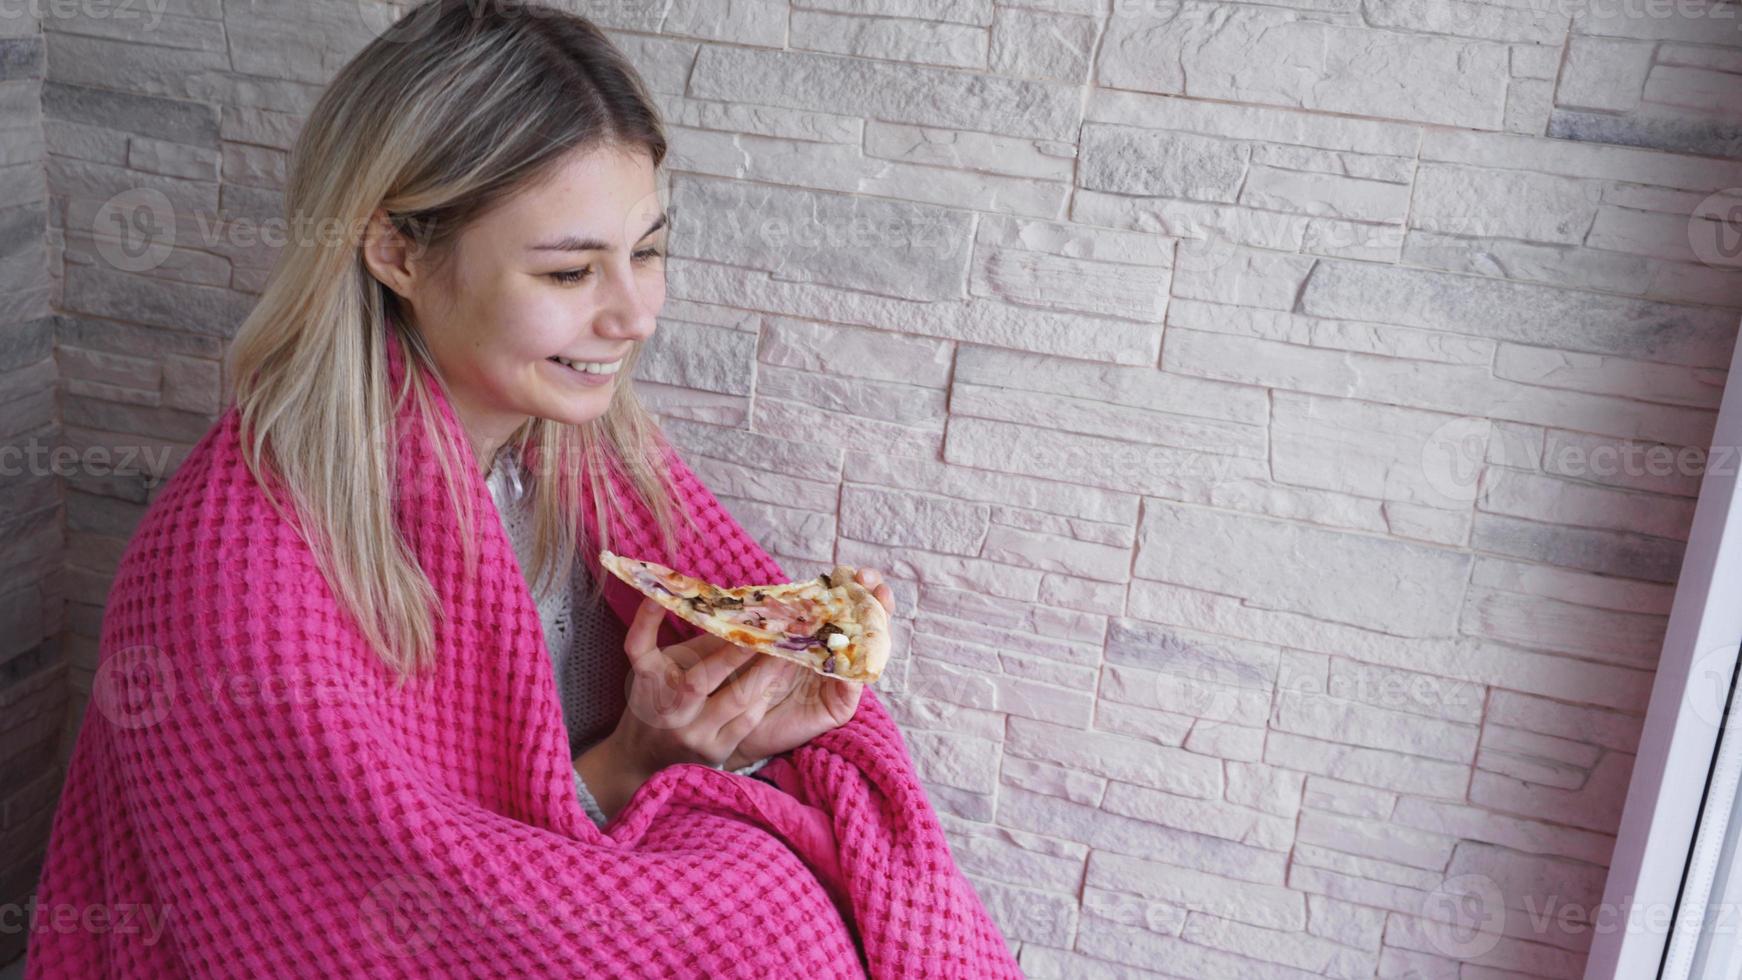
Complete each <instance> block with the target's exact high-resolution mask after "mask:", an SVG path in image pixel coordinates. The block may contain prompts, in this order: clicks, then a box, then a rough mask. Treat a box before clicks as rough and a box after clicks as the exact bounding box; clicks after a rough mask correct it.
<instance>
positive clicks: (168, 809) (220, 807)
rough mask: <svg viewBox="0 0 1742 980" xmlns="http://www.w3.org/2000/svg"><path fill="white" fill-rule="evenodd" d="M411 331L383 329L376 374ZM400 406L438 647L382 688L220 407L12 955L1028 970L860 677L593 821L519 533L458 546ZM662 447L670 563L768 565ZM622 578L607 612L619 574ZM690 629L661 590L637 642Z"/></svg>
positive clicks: (88, 967)
mask: <svg viewBox="0 0 1742 980" xmlns="http://www.w3.org/2000/svg"><path fill="white" fill-rule="evenodd" d="M401 344H402V341H400V340H399V338H398V337H397V336H394V335H390V337H389V338H388V340H387V345H388V351H389V358H388V360H389V364H388V369H389V374H390V378H391V380H392V383H393V384H394V386H395V389H396V390H397V386H398V384H399V381H400V379H401V378H402V377H403V376H404V372H405V365H404V360H405V354H404V352H403V351H402V350H400V346H401ZM428 388H429V391H430V396H431V397H432V398H433V399H435V403H436V405H437V412H436V416H437V417H436V422H437V423H438V424H439V426H441V427H443V428H444V429H445V430H446V431H447V432H448V433H449V434H450V436H451V437H453V438H456V439H457V440H458V441H459V443H460V444H461V446H462V447H464V446H466V445H468V444H467V443H466V440H465V438H464V435H463V433H461V431H460V428H459V423H458V422H457V420H456V418H455V415H454V412H453V408H452V406H451V404H449V402H448V401H447V399H446V397H445V396H444V395H443V394H442V393H441V392H440V390H439V387H438V386H435V385H430V386H428ZM402 404H403V408H402V409H401V414H400V419H399V422H400V424H398V425H396V426H394V427H393V429H392V432H391V438H390V439H388V440H386V441H388V442H389V443H391V448H390V449H389V450H387V451H389V452H391V453H392V454H393V458H394V466H395V468H396V472H397V474H398V479H397V480H396V482H395V484H394V485H395V491H394V496H395V514H396V518H395V520H396V523H397V524H398V526H399V528H400V530H401V532H402V534H403V535H404V538H405V541H406V543H407V546H408V548H409V550H410V553H411V554H412V555H414V556H415V557H416V559H417V560H418V561H419V562H420V563H421V565H422V567H423V568H424V569H425V570H426V572H427V573H428V574H429V577H430V579H431V583H432V585H433V587H434V590H435V593H436V596H437V599H438V601H439V603H440V604H441V606H442V608H443V610H444V611H445V613H446V616H445V618H443V619H440V620H438V625H437V630H436V642H437V654H438V655H437V665H436V667H435V669H434V670H433V671H432V672H428V673H424V674H422V675H420V676H419V677H417V678H416V679H414V680H412V681H410V682H408V683H407V684H405V685H403V686H396V685H395V684H394V683H393V682H392V681H393V678H392V673H391V671H390V669H389V668H388V667H387V665H386V664H385V663H383V662H382V661H381V659H380V658H379V656H378V655H377V654H376V653H375V652H374V651H373V650H372V649H370V648H369V647H368V645H367V644H366V643H365V642H364V640H363V638H362V637H361V635H360V634H359V632H358V631H357V629H356V628H355V626H354V625H352V622H351V620H350V619H349V617H348V616H347V615H346V614H345V613H344V611H343V610H342V608H341V607H340V606H339V604H338V603H337V602H336V600H335V598H334V596H333V594H332V593H331V591H330V590H329V588H328V586H327V584H326V581H325V579H324V578H323V576H322V574H321V572H320V569H319V568H318V567H317V565H316V563H315V559H314V556H313V552H311V550H310V548H309V547H308V545H307V544H306V543H305V542H304V540H303V538H302V537H301V535H300V534H299V532H298V530H297V527H296V523H295V522H296V518H295V515H294V514H293V513H287V514H283V515H281V514H280V513H278V512H276V511H275V510H274V509H273V508H272V507H271V505H270V504H269V503H268V502H267V500H266V498H265V496H264V493H263V492H262V491H261V490H260V489H259V488H258V487H257V486H256V484H255V482H254V480H253V478H252V476H251V474H250V472H249V470H248V468H247V466H246V465H245V463H244V462H243V459H242V456H241V455H240V452H239V438H238V431H239V430H238V415H237V413H236V410H235V409H234V407H232V408H230V409H229V410H227V411H226V412H225V413H224V414H223V415H222V416H221V417H220V418H219V419H218V421H217V424H215V425H214V426H213V428H212V429H211V430H210V431H208V432H207V433H206V434H205V435H204V436H203V437H202V438H201V439H200V441H199V442H198V443H197V444H196V445H195V447H194V449H193V450H192V452H191V454H190V455H189V457H188V458H187V460H186V461H185V462H184V464H183V465H182V466H181V467H180V469H178V470H177V472H176V473H175V475H174V476H173V477H172V478H171V479H170V481H169V482H168V483H166V484H165V486H164V487H163V489H162V491H161V493H160V495H159V496H158V498H157V499H156V500H155V501H153V502H152V504H151V506H150V507H149V508H148V510H147V513H146V514H145V516H144V518H143V520H142V522H141V524H140V526H139V528H138V529H137V530H136V532H135V534H134V536H133V538H132V540H131V541H130V542H129V544H128V546H127V548H126V550H125V551H124V553H123V555H122V558H121V564H120V568H119V571H118V574H117V576H116V579H115V582H114V584H113V586H112V588H111V591H110V594H109V601H108V605H107V607H106V611H105V615H104V619H103V626H102V637H101V641H100V645H99V655H98V656H99V664H98V672H97V676H96V678H95V679H94V681H93V692H92V706H91V709H90V710H89V711H88V712H87V713H86V716H85V718H84V721H83V723H82V725H81V728H80V729H79V732H78V736H77V739H76V741H75V743H74V749H73V754H72V758H71V761H70V767H69V772H68V776H67V780H66V783H65V785H64V788H63V791H62V795H61V799H60V802H59V804H58V807H57V810H56V812H55V816H54V821H53V824H52V827H51V830H50V838H49V845H48V853H47V857H46V860H45V865H44V868H43V873H42V876H41V879H40V881H39V887H38V891H37V894H36V906H35V908H34V909H33V914H32V915H31V916H30V918H29V919H28V922H27V927H28V928H29V929H30V930H31V931H30V939H29V948H28V959H27V961H26V967H25V969H26V976H27V977H29V978H32V980H35V978H46V977H97V976H109V977H124V978H132V977H150V978H161V977H171V976H202V977H205V976H214V977H215V976H235V977H248V978H253V977H258V976H271V975H277V974H279V973H282V972H284V971H286V970H290V971H294V972H296V973H299V974H305V975H312V976H342V977H370V976H416V977H429V976H460V975H465V976H512V977H534V976H564V977H573V976H587V977H593V976H628V977H756V978H766V977H805V978H824V977H857V976H864V975H869V976H872V977H878V978H882V977H928V978H931V977H999V978H1002V977H1020V976H1021V972H1020V969H1019V967H1018V966H1017V964H1016V962H1015V959H1014V957H1013V956H1012V955H1011V953H1010V951H1009V948H1008V946H1007V945H1006V941H1005V939H1004V937H1003V936H1002V935H1001V934H1000V933H999V930H998V928H997V926H996V924H995V923H994V922H993V921H992V919H991V917H990V915H989V914H988V913H987V911H986V908H985V906H984V904H983V903H982V902H981V900H980V898H979V897H978V896H977V894H976V893H975V891H974V889H973V887H972V885H971V884H970V882H969V881H968V880H967V878H966V877H964V876H963V874H962V873H961V871H960V870H959V869H958V868H957V866H956V864H955V862H954V861H953V859H952V855H951V852H950V849H949V846H948V844H947V842H946V839H945V837H944V834H943V830H942V828H941V826H940V825H939V822H938V819H937V814H936V812H935V811H934V810H933V808H932V807H931V805H930V802H929V800H928V799H927V798H926V794H925V791H924V788H923V786H922V785H921V783H920V781H919V779H918V778H917V777H916V775H915V773H914V770H913V762H912V759H911V757H910V755H909V753H908V751H907V747H906V745H905V743H904V742H903V740H902V737H901V734H900V732H899V731H898V730H897V728H896V726H895V724H894V722H893V721H892V720H891V718H890V716H889V713H888V711H887V710H886V709H885V707H884V705H883V703H882V701H881V699H880V698H879V697H878V695H877V693H876V691H875V689H873V688H866V689H865V691H864V692H863V695H862V697H861V698H860V702H859V706H858V710H857V712H856V713H855V715H854V716H853V718H851V719H850V720H849V721H848V722H847V723H846V724H844V725H842V726H840V727H838V728H835V729H832V730H830V731H827V732H825V733H823V734H821V735H819V736H817V737H816V738H814V739H812V740H811V741H810V742H808V743H806V744H805V745H802V746H799V747H798V748H795V749H793V750H791V751H789V752H785V753H781V754H780V755H778V756H776V757H775V758H774V759H773V761H771V762H769V763H768V765H767V766H765V767H764V768H763V770H762V771H761V772H760V773H758V774H757V776H755V777H752V778H746V777H744V776H741V775H737V774H735V773H731V772H725V771H722V770H719V769H715V768H712V767H710V766H706V765H698V764H692V763H683V764H678V765H672V766H667V767H666V768H664V769H661V770H660V771H659V772H657V773H656V774H655V775H654V776H653V777H652V778H651V779H649V780H648V781H647V782H646V783H644V784H642V786H641V788H640V789H639V790H637V791H636V793H635V795H634V796H633V797H632V798H631V799H630V801H629V802H628V804H627V805H625V806H624V807H623V809H622V810H620V811H619V812H618V813H617V814H616V815H615V816H614V817H613V818H612V820H611V822H610V823H608V824H607V825H606V826H605V827H604V828H600V827H598V826H596V825H595V824H594V823H593V821H592V820H590V819H588V817H587V814H586V813H585V811H584V810H583V809H582V807H581V803H580V801H579V800H578V799H576V794H575V787H574V780H573V763H572V759H571V757H570V755H569V751H568V749H569V743H568V737H567V733H566V732H565V730H564V727H563V719H562V713H561V710H560V707H559V704H558V699H557V692H556V687H555V682H554V679H553V677H552V672H551V662H550V657H549V655H548V653H547V651H546V650H545V649H542V648H541V646H540V644H539V643H538V629H537V623H538V611H537V609H536V608H535V606H534V604H533V601H532V598H531V596H530V595H529V593H528V590H527V588H526V583H525V580H524V578H523V577H522V575H521V572H520V571H519V569H518V568H517V567H516V565H515V563H514V561H513V559H512V557H511V551H510V545H509V542H508V541H507V539H506V537H505V535H504V534H503V531H502V528H501V527H500V526H499V522H498V521H493V520H488V519H484V520H481V521H480V522H479V524H478V531H477V533H478V535H479V537H480V541H479V542H478V546H479V548H480V550H481V554H482V558H481V561H480V563H479V567H478V569H477V570H476V573H475V574H473V573H468V571H467V569H466V568H465V563H464V562H463V561H462V556H461V550H460V541H459V535H458V523H457V520H456V515H455V514H454V513H453V511H452V508H451V507H450V505H449V502H448V500H447V495H446V493H445V492H444V490H443V487H442V480H441V477H440V471H439V468H438V464H437V462H436V456H435V453H434V445H433V444H432V442H431V441H430V440H429V438H428V437H427V436H426V434H425V433H424V431H423V427H422V426H421V425H418V424H415V423H413V422H412V421H411V419H410V418H409V417H408V413H410V412H412V411H413V410H414V409H413V406H414V405H415V400H414V399H405V400H404V401H403V403H402ZM664 445H665V447H666V453H667V455H668V458H669V459H670V461H671V463H672V466H673V470H674V477H675V483H676V491H677V493H678V497H679V502H680V504H681V505H682V506H686V507H688V508H689V509H690V510H691V512H692V513H693V514H694V515H695V517H696V520H697V523H698V524H699V525H700V526H701V527H702V528H703V529H704V530H705V531H706V533H705V534H704V535H702V536H700V537H697V536H694V535H692V534H690V533H689V532H688V531H687V529H683V530H680V540H679V542H678V550H677V553H676V554H673V555H670V556H669V557H671V558H672V561H673V563H674V567H676V568H678V569H679V570H680V571H683V572H685V573H688V574H691V575H696V576H699V577H701V578H704V579H708V580H710V581H713V582H716V583H719V584H722V585H727V586H731V585H740V584H752V583H759V582H771V583H772V582H785V581H789V579H787V578H786V577H785V576H784V574H783V573H782V571H781V569H780V566H779V565H778V564H777V563H776V562H775V561H774V559H773V558H772V557H770V556H769V555H768V553H767V552H765V551H763V550H762V549H761V548H760V547H758V546H757V544H756V543H755V542H754V541H753V540H752V539H751V538H750V536H749V535H748V534H747V533H745V531H744V530H743V529H742V528H741V527H740V526H739V525H738V524H737V523H736V522H735V521H734V520H733V519H732V517H731V516H730V515H729V514H728V513H727V512H726V511H725V509H724V508H723V507H721V506H720V504H719V502H718V501H717V500H715V499H714V497H713V496H712V495H711V494H710V493H709V492H708V490H707V489H706V488H705V487H704V486H703V485H702V483H701V481H700V480H699V479H697V477H696V476H695V474H694V473H693V472H692V471H691V470H690V469H689V468H688V466H687V465H685V464H684V463H683V461H682V459H681V457H680V456H679V455H678V454H677V452H676V450H675V448H673V447H671V446H670V444H669V443H664ZM346 448H347V450H351V449H352V448H353V447H346ZM462 452H463V457H462V460H461V462H462V464H463V465H461V466H460V467H459V468H460V469H461V470H463V471H464V472H465V473H467V474H469V477H467V478H464V485H465V488H466V489H465V492H466V493H467V494H469V496H470V499H472V500H473V501H474V503H475V505H476V512H477V513H479V514H480V515H487V514H488V513H489V506H490V500H489V497H488V490H487V489H486V487H485V485H484V480H483V476H482V469H481V468H479V467H477V465H476V462H475V461H474V460H473V459H472V457H471V451H470V449H469V448H463V449H462ZM268 479H274V481H275V482H274V490H275V492H276V493H278V494H279V497H280V500H283V499H285V498H284V494H285V493H287V492H288V488H286V487H284V486H283V485H282V483H281V482H278V481H276V479H275V478H273V477H270V476H269V477H268ZM610 479H612V480H613V481H621V480H622V479H623V478H622V476H621V474H620V473H615V472H614V473H613V474H612V475H611V477H610ZM621 495H622V496H623V497H624V499H625V501H626V502H627V503H628V505H629V506H630V507H632V508H633V510H634V512H635V516H634V517H632V518H629V519H626V520H615V519H614V520H613V527H612V532H613V533H612V539H611V544H612V549H613V550H614V551H617V552H619V553H621V554H627V555H646V556H653V555H656V554H661V553H662V552H661V550H660V549H659V548H658V546H657V543H656V542H657V534H656V532H655V530H654V524H653V521H652V519H651V517H650V516H649V515H648V514H647V513H646V510H645V508H644V507H643V505H642V504H641V503H640V502H639V501H638V500H636V499H635V498H634V497H633V495H632V494H629V493H628V492H627V490H626V489H625V490H624V491H623V493H622V494H621ZM286 510H287V512H288V510H289V509H288V508H286ZM590 511H591V508H585V507H584V508H583V515H582V517H581V520H582V521H584V522H585V523H586V525H587V527H588V528H589V529H592V523H593V518H592V515H591V513H590ZM619 525H621V526H619ZM593 540H597V539H596V538H595V539H593ZM594 560H596V556H594ZM595 571H596V573H598V574H606V573H603V572H597V570H595ZM612 584H613V585H614V586H615V588H613V589H612V591H611V592H609V593H608V594H607V600H608V602H609V603H610V605H611V606H612V608H613V609H614V610H615V611H616V612H617V614H618V619H619V621H620V622H625V623H627V622H629V621H630V616H629V615H627V614H632V613H633V612H634V610H635V607H636V606H637V605H638V604H639V596H640V594H639V593H637V592H635V590H633V589H631V588H630V587H629V586H628V585H626V584H624V583H622V582H621V581H617V582H614V583H612ZM697 632H698V631H697V630H696V629H695V628H694V627H692V626H690V625H689V624H687V623H684V622H683V621H682V620H680V619H678V618H677V617H676V616H672V615H669V614H668V615H667V616H666V618H665V619H664V620H663V621H662V623H661V627H660V634H661V636H660V639H659V642H660V643H661V644H662V645H664V644H666V643H668V642H679V641H681V640H683V639H685V638H688V637H690V636H694V635H696V633H697ZM124 916H125V919H126V924H127V926H128V927H125V928H124V927H122V925H121V920H122V919H123V917H124ZM141 922H147V923H149V922H158V923H161V924H162V928H161V931H160V932H158V933H153V932H152V931H151V930H150V929H147V928H141V926H140V924H141Z"/></svg>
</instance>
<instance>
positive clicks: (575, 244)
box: [527, 211, 669, 252]
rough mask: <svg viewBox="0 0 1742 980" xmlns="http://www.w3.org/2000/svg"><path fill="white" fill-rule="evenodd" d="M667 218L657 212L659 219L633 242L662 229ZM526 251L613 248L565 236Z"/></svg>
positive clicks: (607, 249)
mask: <svg viewBox="0 0 1742 980" xmlns="http://www.w3.org/2000/svg"><path fill="white" fill-rule="evenodd" d="M668 217H669V215H668V214H667V212H665V211H661V212H659V217H657V218H655V219H653V224H651V225H648V226H647V230H646V231H644V232H642V233H641V237H640V238H637V239H635V240H636V241H641V239H642V238H646V237H647V236H648V235H651V234H653V233H654V232H656V231H658V230H659V229H661V228H664V227H665V225H666V219H667V218H668ZM527 250H528V251H533V252H610V251H613V246H611V245H610V244H608V243H606V242H602V241H600V240H598V239H597V238H582V237H580V236H579V235H565V236H563V237H562V238H558V239H556V240H554V241H549V242H540V243H539V244H537V245H528V246H527Z"/></svg>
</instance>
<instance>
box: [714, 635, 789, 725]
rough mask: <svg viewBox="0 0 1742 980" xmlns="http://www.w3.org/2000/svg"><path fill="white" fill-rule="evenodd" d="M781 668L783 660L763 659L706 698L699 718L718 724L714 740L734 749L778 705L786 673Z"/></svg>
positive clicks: (784, 662)
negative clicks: (742, 675)
mask: <svg viewBox="0 0 1742 980" xmlns="http://www.w3.org/2000/svg"><path fill="white" fill-rule="evenodd" d="M783 665H786V661H782V660H777V659H776V658H774V657H766V656H765V657H763V658H761V660H759V661H758V662H757V663H756V664H755V665H753V666H752V667H751V669H750V670H749V671H748V672H746V675H745V676H744V677H743V678H742V679H741V680H739V681H737V682H736V683H734V684H732V685H730V686H729V687H728V688H727V689H726V690H723V691H720V692H719V693H717V694H715V695H714V696H713V697H711V698H709V699H708V704H707V707H705V708H703V709H702V717H703V718H704V719H706V720H707V721H709V722H716V723H718V724H719V733H718V734H717V735H716V736H715V738H716V741H718V742H719V743H720V744H722V745H732V746H736V745H737V744H738V743H739V742H741V741H743V740H744V736H746V735H748V734H750V732H751V731H752V730H754V729H755V728H756V726H757V725H758V724H760V723H761V721H762V718H763V716H764V715H766V714H767V713H768V711H769V709H770V708H772V707H774V706H775V705H776V704H778V703H780V701H781V697H780V693H781V686H780V679H781V677H783V676H784V675H785V674H786V671H785V670H784V669H783Z"/></svg>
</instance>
